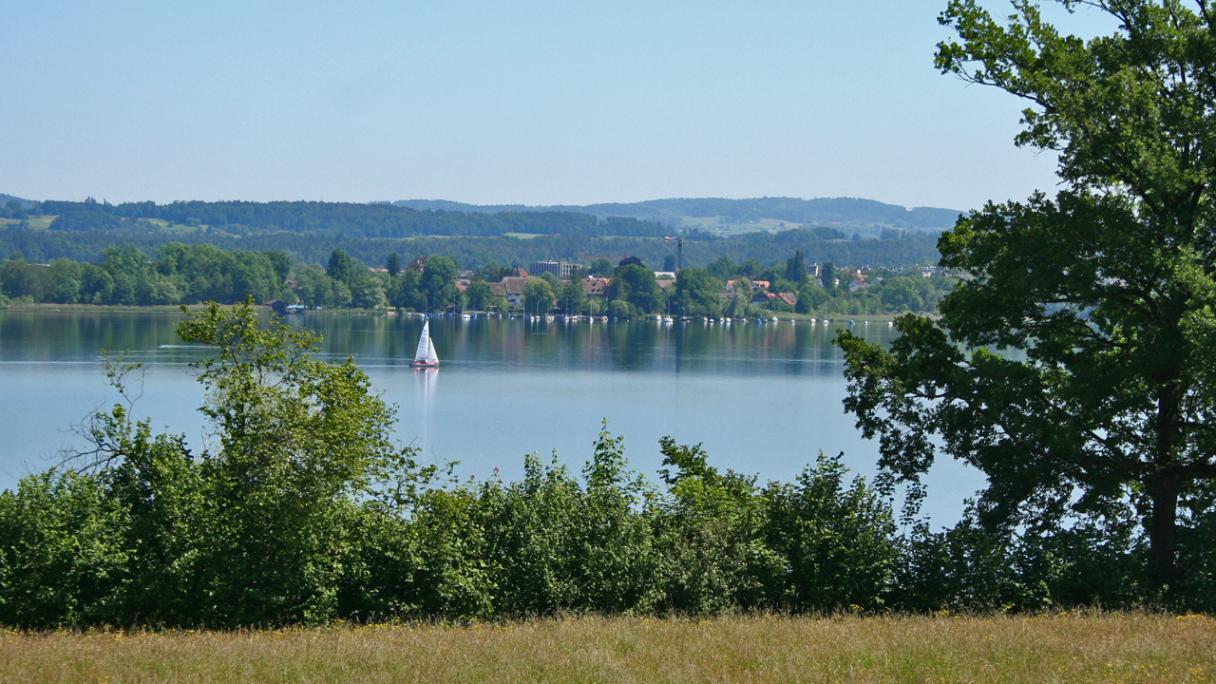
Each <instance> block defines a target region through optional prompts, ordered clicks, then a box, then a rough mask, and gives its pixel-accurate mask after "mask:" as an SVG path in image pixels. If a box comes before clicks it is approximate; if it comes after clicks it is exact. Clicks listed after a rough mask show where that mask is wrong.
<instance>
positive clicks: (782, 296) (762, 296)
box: [752, 292, 798, 307]
mask: <svg viewBox="0 0 1216 684" xmlns="http://www.w3.org/2000/svg"><path fill="white" fill-rule="evenodd" d="M770 303H776V304H785V305H788V306H790V307H795V306H797V305H798V295H796V294H794V293H793V292H757V293H756V296H755V297H753V298H752V304H770Z"/></svg>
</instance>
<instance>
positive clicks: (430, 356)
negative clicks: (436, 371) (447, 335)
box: [410, 321, 439, 370]
mask: <svg viewBox="0 0 1216 684" xmlns="http://www.w3.org/2000/svg"><path fill="white" fill-rule="evenodd" d="M438 367H439V357H438V356H436V355H435V343H434V342H432V341H431V322H430V321H426V322H424V323H423V324H422V335H420V336H419V337H418V351H416V352H414V360H413V361H411V362H410V368H417V369H419V370H423V369H426V368H438Z"/></svg>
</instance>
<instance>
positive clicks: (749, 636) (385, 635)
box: [0, 614, 1216, 682]
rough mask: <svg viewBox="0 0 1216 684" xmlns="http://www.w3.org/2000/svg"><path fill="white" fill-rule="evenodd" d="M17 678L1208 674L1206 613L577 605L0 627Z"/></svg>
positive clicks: (1191, 678)
mask: <svg viewBox="0 0 1216 684" xmlns="http://www.w3.org/2000/svg"><path fill="white" fill-rule="evenodd" d="M0 680H3V681H13V682H17V681H21V682H42V681H45V682H155V681H190V682H236V681H267V682H424V681H425V682H438V681H454V682H470V681H558V682H596V681H604V682H631V681H644V682H688V681H695V682H702V681H738V682H791V681H807V682H819V681H941V682H955V681H958V682H965V681H984V682H989V681H998V682H1079V681H1102V682H1112V681H1113V682H1210V681H1216V619H1213V618H1210V617H1205V616H1193V615H1187V616H1181V617H1174V616H1167V615H1153V614H1059V615H1043V616H1033V617H1029V616H1027V617H871V618H865V617H839V618H791V617H779V616H762V617H724V618H715V619H706V620H679V619H665V620H655V619H648V618H598V617H579V618H569V619H561V620H535V621H527V622H515V623H502V624H495V623H489V624H487V623H475V624H472V625H467V626H456V625H421V624H417V625H397V626H394V625H374V626H366V627H353V626H335V627H330V628H317V629H307V628H295V629H285V630H273V631H272V630H267V631H233V632H207V631H203V632H185V631H171V632H133V633H132V632H86V633H80V632H50V633H18V632H5V633H0Z"/></svg>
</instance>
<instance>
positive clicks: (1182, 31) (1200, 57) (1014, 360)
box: [840, 0, 1216, 605]
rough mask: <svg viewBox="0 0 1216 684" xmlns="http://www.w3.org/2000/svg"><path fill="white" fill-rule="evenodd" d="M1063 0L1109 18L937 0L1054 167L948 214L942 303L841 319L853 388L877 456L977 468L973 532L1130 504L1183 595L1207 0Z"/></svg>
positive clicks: (1151, 558)
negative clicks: (1056, 21) (872, 318)
mask: <svg viewBox="0 0 1216 684" xmlns="http://www.w3.org/2000/svg"><path fill="white" fill-rule="evenodd" d="M1061 4H1064V5H1065V6H1067V7H1068V8H1070V9H1071V8H1073V7H1074V6H1081V5H1089V7H1088V8H1087V9H1089V10H1091V11H1105V12H1107V13H1108V14H1110V15H1112V16H1113V17H1114V18H1115V19H1116V20H1117V21H1116V24H1117V28H1116V30H1115V32H1114V33H1113V34H1111V35H1105V36H1099V37H1096V38H1093V39H1091V40H1088V41H1086V40H1082V39H1080V38H1078V37H1075V36H1069V35H1064V34H1061V33H1060V32H1059V31H1058V30H1057V29H1056V28H1055V27H1053V26H1052V25H1050V24H1049V23H1047V22H1046V21H1044V20H1043V17H1042V15H1041V13H1040V10H1039V8H1038V7H1037V6H1036V5H1034V4H1032V3H1021V2H1019V3H1016V4H1015V7H1014V13H1013V14H1012V15H1011V16H1010V17H1009V20H1008V24H1004V25H1003V24H1001V23H999V22H998V21H997V20H995V19H993V18H992V17H991V16H990V15H989V14H988V12H987V11H985V10H984V9H982V8H981V7H980V6H979V5H978V4H977V3H976V2H974V1H973V0H953V1H952V2H950V3H949V5H948V6H947V9H946V11H945V12H944V13H943V15H942V22H943V23H945V24H948V25H951V26H952V27H953V28H954V29H955V30H956V31H957V32H958V36H959V39H958V41H957V42H955V41H948V42H945V43H943V44H941V45H940V46H939V49H938V54H937V64H938V66H939V67H940V68H941V69H942V70H943V71H944V72H948V73H953V74H956V75H958V76H961V77H962V78H963V79H965V80H968V81H971V82H975V83H981V84H985V85H990V86H994V87H996V88H999V89H1001V90H1004V91H1006V92H1009V93H1011V94H1013V95H1015V96H1017V97H1019V98H1021V99H1022V100H1023V101H1025V102H1028V103H1029V106H1028V109H1026V111H1025V112H1024V114H1023V121H1024V123H1025V127H1024V129H1023V130H1022V132H1021V133H1020V134H1019V136H1018V139H1017V142H1018V143H1019V144H1023V145H1029V146H1032V147H1035V148H1037V149H1048V150H1053V151H1058V152H1059V154H1060V157H1059V160H1060V161H1059V174H1060V176H1061V179H1062V181H1063V185H1064V189H1063V190H1061V191H1060V192H1059V193H1057V195H1056V196H1055V198H1054V199H1051V198H1049V197H1047V196H1046V195H1044V194H1041V193H1040V194H1036V195H1034V196H1032V197H1031V198H1030V199H1029V200H1027V201H1026V202H1009V203H1007V204H1003V205H995V204H990V205H988V206H986V207H984V208H983V209H982V210H980V211H977V212H974V213H972V214H970V215H969V216H967V217H964V218H962V219H960V221H959V222H958V224H957V225H956V227H955V228H954V229H953V230H952V231H951V232H949V233H947V234H945V235H943V236H942V238H941V240H940V242H939V249H940V250H941V253H942V261H941V263H942V265H943V266H946V267H948V268H951V269H955V270H957V271H958V272H960V273H963V274H965V276H964V278H963V280H962V282H961V283H960V285H959V287H958V288H957V289H955V290H954V291H953V292H951V293H950V294H949V295H947V296H946V297H945V299H944V300H943V301H942V303H941V306H940V311H941V319H940V320H939V321H932V320H929V319H927V318H923V317H913V316H907V317H903V318H901V319H900V320H899V321H898V322H897V327H898V329H899V331H900V333H901V337H900V338H899V340H898V341H897V342H896V343H895V344H894V345H893V346H892V348H891V349H890V350H889V351H886V350H882V349H879V348H877V347H874V346H871V345H868V344H866V343H864V342H862V341H861V340H860V339H858V338H857V337H855V336H853V335H850V334H848V333H847V332H846V333H843V334H842V335H841V336H840V344H841V345H842V347H843V348H844V350H845V354H846V361H847V364H848V365H847V376H848V378H849V383H850V390H849V397H848V399H847V400H846V407H847V408H848V410H849V411H851V412H852V413H854V414H855V415H856V416H857V419H858V425H859V426H860V427H861V428H862V430H863V432H864V433H865V434H866V435H867V436H871V437H878V438H879V439H880V442H881V445H882V460H881V465H882V466H883V468H884V469H886V470H887V471H888V472H890V473H893V474H895V475H897V476H899V477H901V478H904V479H908V480H916V479H917V478H918V477H919V476H920V475H921V474H922V473H923V472H925V471H926V470H927V469H928V468H929V467H930V466H931V464H932V463H933V460H934V458H935V455H936V454H937V453H939V452H944V453H945V454H948V455H950V456H952V457H954V458H957V459H960V460H963V461H965V462H967V463H969V464H971V465H973V466H975V467H977V468H978V469H979V470H980V471H982V472H983V473H984V474H985V475H986V476H987V478H988V483H989V484H988V487H987V489H986V490H985V491H984V492H983V495H982V497H981V498H980V500H979V501H978V502H977V504H976V520H977V524H978V525H980V526H981V527H982V528H983V529H984V530H985V531H986V532H989V533H994V532H998V531H1000V532H1002V533H1003V534H1005V535H1006V537H1007V536H1008V535H1009V534H1013V532H1014V531H1015V530H1017V529H1018V525H1023V526H1024V525H1028V524H1030V522H1031V521H1035V520H1047V521H1050V522H1051V523H1052V526H1053V527H1054V528H1055V531H1054V533H1053V534H1052V535H1047V536H1045V537H1044V539H1045V540H1048V539H1066V538H1067V537H1068V535H1070V534H1072V533H1073V531H1075V530H1076V527H1075V526H1076V525H1078V524H1080V522H1083V521H1086V520H1088V519H1089V516H1091V515H1093V514H1094V512H1095V511H1108V510H1111V509H1112V508H1113V507H1117V506H1128V505H1130V506H1132V507H1134V510H1135V514H1136V517H1137V518H1139V521H1140V522H1141V524H1142V526H1143V530H1144V534H1145V536H1146V537H1147V541H1148V545H1149V550H1148V563H1147V567H1146V568H1145V569H1144V574H1143V575H1141V576H1142V577H1143V578H1145V581H1147V582H1148V584H1149V585H1150V586H1151V587H1152V588H1153V590H1154V591H1158V592H1160V593H1161V598H1163V599H1165V600H1173V601H1176V602H1180V603H1187V604H1190V605H1194V603H1193V602H1194V601H1196V600H1197V599H1196V597H1195V596H1194V595H1187V592H1186V591H1184V590H1183V587H1188V586H1189V587H1193V586H1194V585H1193V584H1192V583H1191V580H1190V577H1191V573H1192V572H1197V573H1200V574H1202V573H1204V572H1206V570H1205V568H1208V567H1210V565H1206V564H1205V563H1206V561H1203V560H1202V559H1201V557H1200V556H1192V555H1190V552H1189V551H1188V550H1185V549H1184V548H1183V547H1182V546H1181V544H1182V540H1183V539H1187V538H1189V536H1190V532H1191V530H1189V529H1188V528H1189V525H1190V520H1188V513H1187V511H1186V507H1187V502H1193V501H1199V500H1202V498H1203V497H1202V492H1204V491H1206V490H1207V488H1209V487H1210V486H1211V482H1212V479H1213V478H1216V428H1214V426H1216V422H1214V421H1213V420H1212V418H1213V415H1214V412H1216V392H1214V389H1213V388H1214V387H1216V385H1213V384H1212V383H1211V379H1212V378H1211V372H1210V370H1211V368H1212V367H1213V366H1212V364H1211V361H1212V357H1211V349H1212V342H1213V340H1214V339H1216V338H1214V337H1213V335H1212V331H1213V330H1214V329H1216V327H1214V325H1213V315H1212V310H1213V306H1214V305H1216V285H1214V282H1216V265H1214V262H1213V259H1212V256H1211V254H1212V228H1213V225H1216V222H1214V221H1213V218H1214V214H1213V206H1216V204H1214V202H1213V199H1214V197H1216V195H1214V188H1216V186H1214V183H1213V180H1214V176H1213V174H1212V171H1211V166H1210V164H1207V163H1206V162H1205V161H1204V160H1206V159H1208V158H1209V157H1211V156H1212V155H1213V154H1216V147H1214V145H1216V139H1214V138H1213V137H1212V136H1211V131H1212V130H1214V129H1216V120H1214V116H1216V114H1214V110H1213V106H1212V105H1213V103H1214V102H1216V81H1213V80H1212V79H1211V78H1210V74H1211V73H1212V71H1213V69H1216V50H1214V49H1213V35H1214V33H1213V31H1214V30H1216V23H1213V22H1214V18H1213V15H1212V14H1211V13H1210V12H1208V11H1207V9H1206V7H1204V6H1203V5H1202V3H1201V4H1200V10H1201V11H1200V12H1199V13H1198V14H1197V13H1196V12H1195V11H1193V10H1192V9H1190V8H1188V7H1186V6H1184V5H1183V3H1179V2H1172V1H1167V2H1152V1H1149V0H1133V1H1129V2H1120V3H1077V2H1062V3H1061ZM910 294H911V288H909V287H907V286H906V284H900V285H899V286H898V288H896V287H894V286H893V287H892V288H890V289H889V290H888V291H887V293H886V296H889V297H891V298H893V301H897V300H906V299H907V298H908V297H909V296H910ZM1203 515H1204V513H1203V512H1200V513H1199V517H1200V518H1201V519H1202V518H1203ZM1098 529H1100V528H1098ZM1112 534H1113V533H1112ZM1000 543H1005V544H1010V543H1012V542H1008V541H1001V542H1000ZM1045 543H1046V542H1045ZM1189 563H1194V565H1185V564H1189ZM1045 581H1046V580H1045ZM1208 593H1209V594H1210V590H1209V591H1208Z"/></svg>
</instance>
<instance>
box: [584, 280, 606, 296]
mask: <svg viewBox="0 0 1216 684" xmlns="http://www.w3.org/2000/svg"><path fill="white" fill-rule="evenodd" d="M580 282H581V283H582V285H583V294H584V295H585V296H587V297H603V296H604V293H605V292H607V291H608V286H610V285H612V278H602V277H599V276H587V277H586V278H583V279H582V280H581V281H580Z"/></svg>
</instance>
